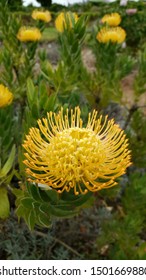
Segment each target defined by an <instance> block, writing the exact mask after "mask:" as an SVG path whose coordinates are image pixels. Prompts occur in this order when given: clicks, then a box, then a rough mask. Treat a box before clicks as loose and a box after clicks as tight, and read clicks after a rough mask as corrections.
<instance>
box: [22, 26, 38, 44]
mask: <svg viewBox="0 0 146 280" xmlns="http://www.w3.org/2000/svg"><path fill="white" fill-rule="evenodd" d="M17 39H18V40H20V41H22V42H31V41H39V40H40V39H41V32H40V30H39V29H38V28H36V27H25V26H23V27H21V28H20V29H19V31H18V34H17Z"/></svg>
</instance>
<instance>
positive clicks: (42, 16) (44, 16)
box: [32, 10, 52, 22]
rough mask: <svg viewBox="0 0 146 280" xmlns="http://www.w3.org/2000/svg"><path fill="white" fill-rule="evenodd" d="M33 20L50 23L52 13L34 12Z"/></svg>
mask: <svg viewBox="0 0 146 280" xmlns="http://www.w3.org/2000/svg"><path fill="white" fill-rule="evenodd" d="M32 18H33V19H35V20H41V21H44V22H50V21H51V19H52V17H51V13H50V12H49V11H41V10H40V11H39V10H34V11H33V12H32Z"/></svg>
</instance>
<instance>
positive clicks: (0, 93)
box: [0, 84, 13, 108]
mask: <svg viewBox="0 0 146 280" xmlns="http://www.w3.org/2000/svg"><path fill="white" fill-rule="evenodd" d="M12 100H13V94H12V93H11V92H10V91H9V89H8V88H7V87H5V86H4V85H2V84H0V108H2V107H5V106H7V105H9V104H11V102H12Z"/></svg>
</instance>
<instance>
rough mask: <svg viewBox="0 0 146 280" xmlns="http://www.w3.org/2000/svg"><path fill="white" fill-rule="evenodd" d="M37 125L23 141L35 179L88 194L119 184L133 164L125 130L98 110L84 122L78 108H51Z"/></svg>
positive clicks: (35, 180)
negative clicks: (57, 110)
mask: <svg viewBox="0 0 146 280" xmlns="http://www.w3.org/2000/svg"><path fill="white" fill-rule="evenodd" d="M69 116H70V117H69ZM38 126H39V128H34V127H32V128H30V131H29V134H28V135H27V136H26V140H25V141H24V144H23V147H24V148H25V150H26V151H27V153H25V157H26V159H25V160H24V164H25V165H26V166H27V168H26V173H27V174H28V177H29V178H28V180H29V181H30V182H35V183H37V184H44V185H48V186H50V187H52V188H53V189H56V190H57V191H58V192H59V193H61V192H63V191H65V190H66V191H67V192H69V191H70V189H74V194H75V195H78V194H80V193H82V194H85V193H87V192H88V191H91V192H96V191H99V190H101V189H104V188H110V187H112V186H115V185H116V184H117V183H116V182H115V179H116V178H117V177H119V176H121V175H122V174H124V173H125V169H126V168H127V167H128V166H129V165H131V162H130V151H129V150H128V143H127V139H126V135H125V134H124V131H122V129H121V128H120V127H119V125H117V124H115V123H114V120H113V119H112V120H108V119H107V116H106V117H104V118H103V117H102V116H100V117H99V118H97V111H95V110H94V111H93V112H92V113H89V115H88V122H87V125H86V126H85V127H83V121H82V119H81V112H80V109H79V107H76V108H75V109H74V110H71V112H69V110H68V109H67V110H66V114H64V112H63V108H62V109H61V110H60V111H59V113H58V114H56V113H53V112H49V113H47V118H43V119H42V120H38Z"/></svg>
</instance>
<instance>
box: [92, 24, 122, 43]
mask: <svg viewBox="0 0 146 280" xmlns="http://www.w3.org/2000/svg"><path fill="white" fill-rule="evenodd" d="M125 38H126V32H125V30H124V29H123V28H121V27H119V26H118V27H111V28H108V27H103V28H102V29H101V30H100V31H99V32H98V34H97V36H96V39H97V40H98V41H99V42H100V43H108V42H112V43H118V44H121V43H123V42H124V41H125Z"/></svg>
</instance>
